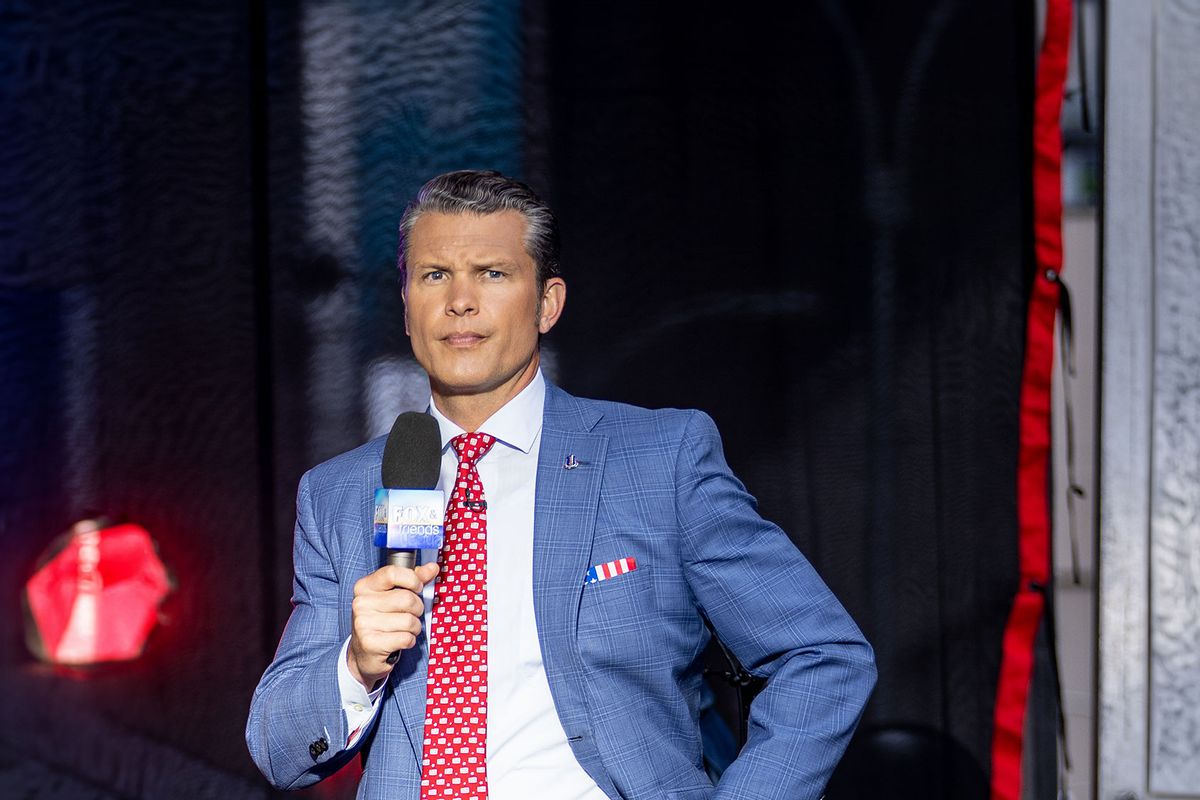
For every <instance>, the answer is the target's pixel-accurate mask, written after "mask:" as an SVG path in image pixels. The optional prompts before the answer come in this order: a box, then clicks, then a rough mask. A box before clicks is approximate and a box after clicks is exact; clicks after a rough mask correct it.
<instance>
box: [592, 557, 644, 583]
mask: <svg viewBox="0 0 1200 800" xmlns="http://www.w3.org/2000/svg"><path fill="white" fill-rule="evenodd" d="M635 569H637V559H635V558H634V557H633V556H626V557H625V558H618V559H617V560H616V561H609V562H608V563H606V564H597V565H596V566H594V567H592V568H591V569H589V570H588V571H587V574H586V575H584V576H583V582H584V583H599V582H600V581H606V580H608V579H609V578H615V577H617V576H618V575H624V574H625V573H626V572H633V571H634V570H635Z"/></svg>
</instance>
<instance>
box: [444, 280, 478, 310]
mask: <svg viewBox="0 0 1200 800" xmlns="http://www.w3.org/2000/svg"><path fill="white" fill-rule="evenodd" d="M478 310H479V297H478V295H477V294H476V291H475V283H474V281H472V280H470V279H469V278H467V277H464V276H459V275H456V276H455V277H454V278H453V279H452V280H451V281H450V294H449V296H448V297H447V298H446V313H447V314H448V315H450V316H452V317H462V316H466V315H468V314H474V313H475V312H476V311H478Z"/></svg>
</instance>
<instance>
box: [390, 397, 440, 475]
mask: <svg viewBox="0 0 1200 800" xmlns="http://www.w3.org/2000/svg"><path fill="white" fill-rule="evenodd" d="M441 467H442V437H441V433H440V432H439V431H438V423H437V420H436V419H434V418H433V417H432V416H430V415H429V414H420V413H418V412H416V411H405V412H404V413H403V414H401V415H400V416H398V417H396V422H395V424H393V425H392V432H391V433H389V434H388V438H387V445H385V446H384V448H383V469H382V470H381V472H382V477H383V488H385V489H432V488H434V487H436V486H437V482H438V473H439V472H441Z"/></svg>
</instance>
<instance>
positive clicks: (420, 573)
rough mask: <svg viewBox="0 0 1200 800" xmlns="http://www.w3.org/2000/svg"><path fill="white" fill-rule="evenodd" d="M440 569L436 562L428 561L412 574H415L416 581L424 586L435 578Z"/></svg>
mask: <svg viewBox="0 0 1200 800" xmlns="http://www.w3.org/2000/svg"><path fill="white" fill-rule="evenodd" d="M440 569H441V567H439V566H438V565H437V562H436V561H430V562H429V563H428V564H422V565H421V566H419V567H417V568H416V570H414V572H416V574H417V580H419V581H420V582H421V583H422V585H424V584H426V583H429V582H430V581H431V580H433V579H434V578H435V577H437V574H438V571H439V570H440Z"/></svg>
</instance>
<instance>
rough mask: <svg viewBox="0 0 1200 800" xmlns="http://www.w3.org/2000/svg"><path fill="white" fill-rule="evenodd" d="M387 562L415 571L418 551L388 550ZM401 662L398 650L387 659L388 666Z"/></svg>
mask: <svg viewBox="0 0 1200 800" xmlns="http://www.w3.org/2000/svg"><path fill="white" fill-rule="evenodd" d="M387 562H388V563H389V564H391V565H392V566H395V567H407V568H408V569H414V568H415V567H416V566H417V551H416V550H388V554H387ZM399 660H400V651H399V650H397V651H395V652H394V653H391V654H390V655H388V657H387V663H388V664H395V663H396V662H397V661H399Z"/></svg>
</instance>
